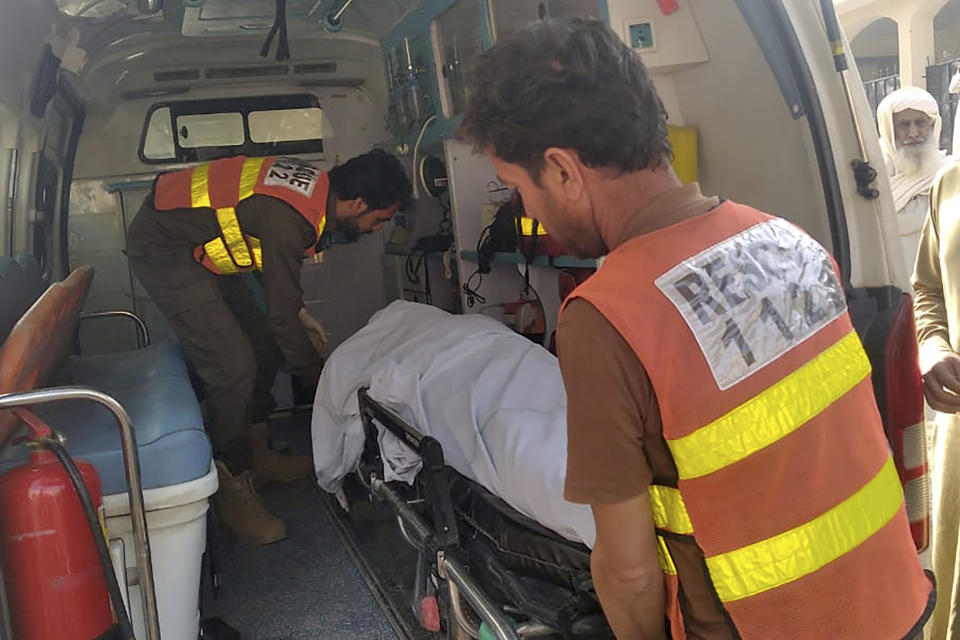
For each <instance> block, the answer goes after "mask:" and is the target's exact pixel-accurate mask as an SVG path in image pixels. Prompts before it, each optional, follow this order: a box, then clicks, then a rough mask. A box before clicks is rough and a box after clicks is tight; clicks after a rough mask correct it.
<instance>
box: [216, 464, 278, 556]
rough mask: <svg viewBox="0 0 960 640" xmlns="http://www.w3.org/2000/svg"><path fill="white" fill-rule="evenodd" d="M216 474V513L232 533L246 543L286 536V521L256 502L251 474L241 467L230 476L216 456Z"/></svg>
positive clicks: (274, 539)
mask: <svg viewBox="0 0 960 640" xmlns="http://www.w3.org/2000/svg"><path fill="white" fill-rule="evenodd" d="M216 462H217V475H218V476H219V479H220V490H219V491H218V492H217V516H218V517H219V518H220V523H221V524H223V526H225V527H226V528H227V529H228V530H229V531H230V532H231V533H233V535H235V536H236V537H237V539H239V540H240V542H245V543H247V544H270V543H271V542H277V541H278V540H283V539H284V538H286V537H287V525H285V524H283V520H281V519H280V518H278V517H276V516H274V515H271V514H270V512H269V511H267V510H266V508H265V507H264V506H263V504H262V503H261V502H260V498H259V497H258V496H257V492H256V490H255V489H254V487H253V476H251V475H250V472H249V471H244V472H243V473H241V474H240V475H238V476H234V475H232V474H231V473H230V470H229V469H227V465H225V464H223V463H222V462H220V461H219V460H217V461H216Z"/></svg>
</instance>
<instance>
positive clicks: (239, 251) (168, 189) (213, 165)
mask: <svg viewBox="0 0 960 640" xmlns="http://www.w3.org/2000/svg"><path fill="white" fill-rule="evenodd" d="M329 192H330V180H329V178H328V176H327V173H326V172H325V171H320V170H319V169H316V168H314V167H312V166H310V165H308V164H304V163H303V162H301V161H299V160H296V159H292V158H276V157H272V158H246V157H244V156H236V157H234V158H223V159H220V160H214V161H213V162H208V163H206V164H201V165H197V166H195V167H193V168H190V169H184V170H183V171H177V172H174V173H168V174H164V175H162V176H160V177H159V178H157V187H156V190H155V193H154V198H153V203H154V208H155V209H156V210H158V211H169V210H172V209H201V208H203V209H213V210H214V211H215V212H216V214H217V222H218V223H219V225H220V235H219V236H217V237H216V238H212V239H211V240H210V241H208V242H205V243H203V244H202V245H199V246H197V247H196V248H195V249H194V252H193V254H194V257H195V258H196V260H197V262H199V263H200V264H202V265H203V266H205V267H206V268H207V269H209V270H210V271H212V272H214V273H216V274H235V273H240V272H242V271H250V270H253V269H257V270H260V269H262V268H263V254H262V251H261V248H260V239H259V238H256V237H254V236H251V235H249V234H247V233H244V231H243V230H242V229H241V228H240V221H239V220H237V212H236V206H237V204H238V203H240V202H241V201H243V200H246V199H247V198H249V197H250V196H252V195H255V194H260V195H266V196H273V197H274V198H279V199H280V200H283V201H284V202H286V203H287V204H289V205H290V206H291V207H293V208H294V209H296V210H297V211H298V212H300V215H302V216H303V217H304V218H305V219H306V221H307V222H309V223H310V226H312V227H313V228H314V229H316V230H317V238H318V239H319V237H320V234H321V233H323V228H324V225H325V224H326V208H327V196H328V195H329ZM314 244H315V243H314ZM313 253H314V245H313V244H311V246H310V247H309V248H308V249H307V250H306V252H305V256H307V257H309V256H311V255H313Z"/></svg>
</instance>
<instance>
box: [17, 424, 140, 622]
mask: <svg viewBox="0 0 960 640" xmlns="http://www.w3.org/2000/svg"><path fill="white" fill-rule="evenodd" d="M16 413H17V415H18V417H20V418H21V419H23V420H24V421H25V422H27V424H28V427H30V428H31V429H32V430H33V431H34V435H35V438H36V439H34V440H31V441H30V442H28V446H30V448H31V449H32V451H31V454H30V462H29V463H27V464H26V465H24V466H22V467H18V468H16V469H14V470H13V471H10V472H9V473H6V474H4V475H3V476H0V560H2V563H3V570H4V577H5V578H6V586H7V597H8V600H9V604H10V610H11V618H12V620H11V622H12V624H13V634H14V637H15V638H17V639H18V640H49V639H54V638H56V639H57V640H94V639H96V638H100V637H104V636H105V635H106V634H107V633H108V632H110V631H111V630H112V629H113V628H114V624H115V622H114V615H113V610H112V609H111V600H114V602H113V606H114V607H117V601H116V599H115V598H111V592H114V589H115V594H116V595H119V587H118V586H117V584H116V577H115V576H114V573H113V568H112V565H110V563H109V554H108V553H106V550H107V546H106V541H105V537H104V535H105V531H104V529H103V519H102V518H103V515H102V514H103V498H102V494H101V488H100V478H99V476H98V475H97V472H96V470H95V469H94V468H93V465H91V464H90V463H88V462H85V461H82V460H76V461H72V460H70V459H69V456H67V454H66V452H65V450H64V449H63V446H62V443H60V442H57V441H56V440H54V439H53V438H51V437H50V430H49V427H47V426H46V425H44V424H43V423H42V422H40V421H39V419H37V418H36V417H35V416H33V415H32V414H29V413H27V412H20V411H17V412H16ZM71 467H72V469H71ZM81 482H82V484H83V486H84V489H85V491H86V494H87V496H82V495H81V494H80V492H79V487H78V486H77V484H79V483H81ZM85 501H86V504H84V502H85ZM91 511H92V512H93V513H91ZM91 521H92V522H91ZM91 524H92V525H94V526H91ZM98 538H99V539H98ZM108 582H109V585H108ZM118 612H119V613H120V616H121V620H122V626H121V629H123V630H124V631H129V633H128V634H127V635H125V636H124V637H132V636H133V634H132V629H130V627H129V619H128V618H127V616H126V612H125V611H124V610H123V603H122V600H120V601H119V607H118Z"/></svg>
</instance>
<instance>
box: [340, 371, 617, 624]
mask: <svg viewBox="0 0 960 640" xmlns="http://www.w3.org/2000/svg"><path fill="white" fill-rule="evenodd" d="M357 398H358V405H359V408H360V417H361V421H362V424H363V428H364V432H365V439H364V453H363V460H365V461H367V462H368V463H369V464H366V465H365V464H363V463H361V465H360V468H359V470H358V476H359V477H360V481H361V483H362V484H363V485H364V487H365V488H366V490H367V492H368V493H369V494H370V496H371V497H373V498H375V499H378V500H381V501H383V502H385V503H386V504H387V505H388V506H389V508H390V509H391V511H392V512H393V514H394V516H395V517H396V520H397V526H398V528H399V530H400V534H401V536H402V537H403V539H404V540H405V541H406V542H407V544H409V545H410V546H412V547H413V548H414V549H415V550H417V551H418V553H419V557H420V561H419V563H418V564H419V565H421V566H420V567H418V575H417V584H416V586H415V589H414V591H415V593H414V605H415V608H416V605H418V604H419V601H420V599H421V598H422V597H423V595H424V594H425V593H426V585H425V584H424V583H425V580H424V576H425V575H426V574H427V573H428V571H427V569H432V570H433V572H434V573H435V575H436V576H438V577H439V578H440V580H441V581H440V588H441V589H443V588H445V589H446V590H447V594H446V595H447V596H448V599H447V600H446V602H447V603H448V607H449V613H450V615H449V616H448V624H456V626H457V627H459V629H458V631H459V632H460V634H459V635H456V634H454V635H450V636H449V637H451V638H462V637H464V636H466V637H470V638H479V637H480V624H478V623H477V622H476V621H475V620H476V619H479V620H480V621H481V622H482V623H484V624H485V626H486V628H487V629H489V630H490V631H491V632H492V633H493V635H494V637H496V638H497V640H520V638H533V637H543V636H554V637H564V636H566V635H567V634H565V633H564V632H563V631H561V630H560V629H558V628H555V627H554V626H551V625H549V624H544V623H541V622H537V621H535V620H532V621H529V622H524V623H521V624H514V623H513V622H512V621H511V620H510V619H509V618H508V617H507V614H508V613H517V612H520V611H521V609H520V608H519V607H517V610H516V611H513V610H511V609H510V607H506V606H505V607H503V608H501V607H499V606H498V605H497V604H496V600H495V598H494V597H492V596H491V595H490V593H488V592H487V591H485V590H484V588H483V587H482V586H481V584H480V583H481V581H480V580H478V579H477V576H476V575H473V574H471V569H468V567H469V566H471V562H470V560H471V555H470V553H469V552H468V550H467V549H466V547H465V545H464V544H463V543H464V542H465V540H463V539H462V538H463V534H462V533H461V531H460V527H459V525H458V516H457V513H456V510H455V508H454V504H453V498H452V494H451V483H450V474H451V473H452V471H451V470H450V469H449V468H448V467H446V466H445V460H444V454H443V447H442V446H441V444H440V442H439V441H437V440H436V439H435V438H433V437H432V436H429V435H425V434H423V433H421V432H420V431H419V430H417V429H416V428H415V427H413V426H412V425H410V424H409V423H408V422H407V421H405V420H404V419H403V418H401V417H400V416H399V415H397V414H396V413H395V412H393V411H392V410H390V409H389V408H387V407H385V406H383V405H382V404H380V403H379V402H377V401H376V400H374V399H372V398H371V397H370V396H369V394H368V393H367V388H366V387H364V388H361V389H359V390H358V392H357ZM377 425H380V426H382V427H383V428H385V429H386V430H387V431H389V432H390V433H391V434H393V435H394V436H396V437H397V439H398V440H400V442H402V443H403V444H404V445H405V446H406V447H407V448H408V449H410V451H412V452H413V453H415V454H417V455H418V456H419V457H420V459H421V461H422V469H421V471H420V474H419V475H418V478H417V486H418V488H419V490H420V492H421V493H422V496H423V500H418V501H417V502H418V503H419V504H416V505H415V504H413V502H409V503H408V502H407V501H406V500H405V499H404V498H403V497H402V496H401V495H400V494H399V493H398V492H397V491H396V490H394V489H393V488H391V486H389V485H388V483H387V482H385V481H384V479H383V461H382V459H381V456H380V450H379V444H378V430H377ZM415 507H417V508H415ZM418 508H419V512H418ZM421 513H422V514H423V515H421ZM424 516H426V517H424ZM428 521H429V522H428ZM431 525H432V526H431ZM423 565H427V566H423ZM500 577H501V579H502V576H500ZM508 582H509V580H508ZM506 591H508V592H510V593H511V594H512V595H513V597H514V598H515V599H518V600H519V599H522V598H523V597H524V596H523V593H524V589H523V586H522V585H513V584H508V585H507V589H506ZM501 600H502V598H501ZM464 603H465V604H466V605H467V607H469V609H470V610H471V611H472V612H473V614H474V615H473V616H470V615H468V614H467V611H466V609H465V608H464ZM601 617H602V616H601ZM602 626H603V627H604V628H606V629H608V627H606V625H605V622H603V623H602ZM603 635H604V634H601V635H600V636H597V637H603ZM578 637H579V636H578ZM590 637H594V636H590ZM611 637H612V636H611Z"/></svg>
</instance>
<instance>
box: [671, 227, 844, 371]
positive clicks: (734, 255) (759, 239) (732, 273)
mask: <svg viewBox="0 0 960 640" xmlns="http://www.w3.org/2000/svg"><path fill="white" fill-rule="evenodd" d="M656 285H657V287H658V288H659V289H660V290H661V291H662V292H663V293H664V295H666V296H667V297H668V298H669V299H670V301H671V302H672V303H673V304H674V306H676V308H677V309H678V310H679V311H680V313H681V314H682V315H683V319H684V320H685V321H686V323H687V325H688V326H689V327H690V330H691V331H693V334H694V336H695V337H696V339H697V343H698V344H699V345H700V349H701V350H702V351H703V355H704V356H705V357H706V359H707V362H708V363H709V365H710V371H711V372H712V373H713V377H714V379H716V381H717V385H718V386H719V387H720V388H721V389H727V388H729V387H731V386H733V385H734V384H736V383H738V382H740V381H741V380H743V379H744V378H746V377H747V376H749V375H750V374H752V373H754V372H755V371H757V370H758V369H760V368H761V367H763V366H765V365H767V364H769V363H770V362H772V361H773V360H775V359H776V358H777V357H779V356H780V355H782V354H783V353H785V352H786V351H787V350H788V349H790V348H791V347H793V346H794V345H796V344H798V343H800V342H802V341H803V340H805V339H807V338H808V337H810V336H811V335H813V334H814V333H816V332H817V331H818V330H820V329H821V328H822V327H823V326H825V325H826V324H828V323H829V322H830V321H832V320H834V319H835V318H836V317H838V316H839V315H840V314H842V313H843V312H844V311H845V310H846V302H845V300H844V296H843V289H842V287H841V286H840V283H839V281H838V280H837V276H836V272H835V271H834V268H833V261H832V260H831V259H830V256H829V254H828V253H827V252H826V250H824V249H823V247H821V246H820V245H819V244H817V242H816V241H814V240H813V239H812V238H811V237H809V236H808V235H806V234H805V233H803V232H801V231H800V230H798V229H797V228H796V227H794V226H793V225H791V224H790V223H788V222H786V221H784V220H779V219H775V220H771V221H769V222H764V223H761V224H758V225H755V226H753V227H750V228H749V229H746V230H745V231H742V232H741V233H739V234H737V235H735V236H733V237H732V238H728V239H727V240H724V241H723V242H721V243H719V244H716V245H714V246H712V247H710V248H709V249H706V250H705V251H702V252H701V253H699V254H697V255H696V256H694V257H692V258H690V259H688V260H685V261H683V262H682V263H680V264H678V265H677V266H675V267H674V268H672V269H671V270H670V271H668V272H666V273H665V274H663V275H662V276H660V277H659V278H657V280H656Z"/></svg>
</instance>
